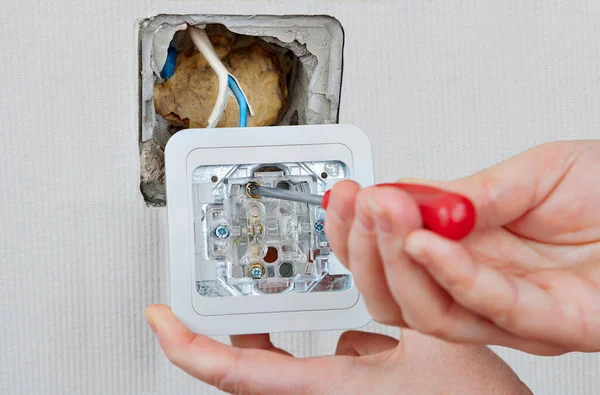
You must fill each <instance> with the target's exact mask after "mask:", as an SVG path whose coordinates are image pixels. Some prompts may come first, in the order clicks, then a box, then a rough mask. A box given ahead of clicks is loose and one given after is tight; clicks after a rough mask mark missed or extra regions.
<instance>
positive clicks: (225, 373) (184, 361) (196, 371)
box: [145, 305, 332, 393]
mask: <svg viewBox="0 0 600 395" xmlns="http://www.w3.org/2000/svg"><path fill="white" fill-rule="evenodd" d="M145 314H146V317H147V320H148V324H149V325H150V327H151V328H152V330H153V331H154V333H155V334H156V336H157V338H158V341H159V343H160V345H161V347H162V349H163V351H164V353H165V355H166V356H167V358H169V360H170V361H171V362H172V363H173V364H174V365H176V366H178V367H179V368H181V369H182V370H184V371H185V372H187V373H188V374H190V375H192V376H194V377H196V378H198V379H199V380H201V381H203V382H205V383H207V384H210V385H212V386H215V387H218V388H219V389H221V390H222V391H225V392H230V393H312V392H313V390H314V388H309V387H310V386H311V385H313V384H314V381H313V380H306V379H305V378H306V377H311V378H312V379H314V380H317V382H318V381H320V380H324V381H325V382H326V380H327V374H326V373H325V372H327V371H328V370H330V369H331V368H332V367H330V366H329V367H328V366H327V364H329V363H331V361H330V360H327V359H320V360H316V359H315V360H312V361H308V360H297V359H295V358H292V357H289V356H285V355H281V354H278V353H273V352H269V351H265V350H251V349H240V348H235V347H231V346H227V345H225V344H221V343H219V342H216V341H214V340H212V339H210V338H208V337H206V336H201V335H195V334H193V333H192V332H190V331H189V330H188V329H187V328H186V327H185V326H184V325H183V324H182V323H181V322H180V321H179V320H178V319H177V318H176V317H175V316H174V315H173V313H172V312H171V309H170V308H169V307H168V306H164V305H153V306H150V307H148V309H146V312H145ZM256 339H257V338H254V340H256ZM258 342H263V344H264V339H263V340H258ZM265 372H268V373H269V374H265Z"/></svg>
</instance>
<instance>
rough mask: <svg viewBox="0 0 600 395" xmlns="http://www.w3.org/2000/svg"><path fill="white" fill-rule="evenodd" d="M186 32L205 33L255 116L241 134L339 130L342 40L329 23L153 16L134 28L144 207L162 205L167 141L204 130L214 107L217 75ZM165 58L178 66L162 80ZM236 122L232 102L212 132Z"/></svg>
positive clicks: (282, 18) (339, 31)
mask: <svg viewBox="0 0 600 395" xmlns="http://www.w3.org/2000/svg"><path fill="white" fill-rule="evenodd" d="M187 25H194V26H199V27H205V29H206V32H207V34H208V36H209V37H210V40H211V43H212V44H213V46H214V47H215V50H216V51H217V53H218V54H219V56H220V57H222V61H223V63H224V64H225V66H226V67H227V68H228V69H229V71H230V72H232V74H233V75H234V76H236V78H237V79H238V80H239V82H240V85H241V86H242V89H244V91H245V93H246V95H247V97H248V100H249V102H250V105H252V107H253V109H254V112H255V116H254V117H249V119H248V126H275V125H282V126H283V125H311V124H327V123H338V110H339V100H340V92H341V77H342V65H343V41H344V33H343V29H342V27H341V25H340V23H339V22H338V21H337V20H336V19H335V18H332V17H329V16H231V15H228V16H225V15H158V16H156V17H153V18H149V19H146V20H143V21H140V34H139V37H140V62H139V64H140V70H139V75H140V76H141V77H140V166H141V169H140V170H141V177H140V178H141V182H140V189H141V192H142V195H143V197H144V200H145V201H146V203H147V205H148V206H158V207H161V206H165V205H166V196H165V180H164V149H165V146H166V144H167V142H168V140H169V138H170V137H171V136H173V135H174V134H175V133H177V132H179V131H180V130H183V129H187V128H204V127H206V124H207V118H208V115H209V114H210V112H211V111H212V107H213V105H214V102H215V99H216V89H215V88H214V87H213V85H214V84H213V83H212V82H214V81H213V80H215V79H216V74H214V72H213V71H212V69H211V68H210V66H208V64H207V63H206V61H205V60H204V58H203V57H202V55H201V54H200V53H198V51H197V50H196V49H195V47H194V45H193V43H192V42H191V40H190V39H189V36H188V34H187V32H186V31H185V29H186V28H187ZM169 51H175V52H176V53H177V59H176V62H175V67H174V72H173V74H172V76H171V77H169V78H168V79H166V78H164V77H165V76H164V73H163V70H164V69H165V67H164V66H165V65H167V66H168V62H167V58H168V54H169ZM265 108H267V109H268V111H267V110H264V109H265ZM238 118H239V109H238V108H237V102H236V101H235V100H232V99H229V103H228V105H227V107H226V109H225V112H224V114H223V117H222V119H221V122H220V123H219V125H218V127H237V126H238ZM213 182H216V181H213Z"/></svg>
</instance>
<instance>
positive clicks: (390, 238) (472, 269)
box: [325, 140, 600, 355]
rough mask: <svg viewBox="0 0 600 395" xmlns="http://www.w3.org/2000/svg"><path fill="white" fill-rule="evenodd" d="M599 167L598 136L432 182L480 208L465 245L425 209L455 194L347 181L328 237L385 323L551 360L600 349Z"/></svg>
mask: <svg viewBox="0 0 600 395" xmlns="http://www.w3.org/2000/svg"><path fill="white" fill-rule="evenodd" d="M598 169H600V141H597V140H593V141H571V142H556V143H550V144H544V145H541V146H539V147H536V148H533V149H531V150H529V151H526V152H524V153H522V154H520V155H518V156H516V157H514V158H511V159H509V160H507V161H505V162H502V163H500V164H498V165H495V166H493V167H490V168H488V169H485V170H482V171H481V172H479V173H476V174H474V175H473V176H470V177H466V178H463V179H459V180H456V181H449V182H430V183H428V184H429V185H428V187H431V188H439V190H443V191H449V192H453V193H458V194H460V196H465V197H466V198H467V199H468V200H470V201H471V202H472V203H473V205H474V209H475V211H476V212H477V218H476V221H475V226H474V227H473V228H472V231H471V233H470V234H469V236H468V237H465V238H462V239H460V240H458V241H457V240H456V239H454V240H453V238H452V237H444V235H443V234H442V233H443V232H440V231H439V229H436V228H435V226H432V223H433V222H431V217H428V215H429V214H427V211H426V212H425V214H424V205H423V203H424V202H429V203H431V202H437V203H439V202H440V201H442V200H443V197H444V196H453V195H443V194H441V195H440V197H439V198H433V199H432V200H427V199H425V200H424V199H423V197H424V196H423V195H420V194H415V191H418V190H419V189H420V187H418V186H417V187H414V188H415V189H412V190H411V189H410V188H412V187H409V188H407V187H406V185H407V184H400V185H403V188H400V187H398V188H384V187H381V186H376V187H371V188H361V187H360V186H358V185H357V184H355V183H353V182H350V181H342V182H340V183H338V184H336V185H335V186H334V187H333V189H332V190H331V193H330V196H329V201H328V206H327V220H326V221H325V231H326V233H327V237H328V240H329V242H330V244H331V247H332V250H333V251H335V254H336V256H337V257H338V258H339V259H340V261H341V262H342V263H344V265H346V266H347V267H348V269H349V270H350V271H351V272H352V274H353V278H354V281H355V282H356V284H357V287H358V289H359V291H360V292H361V294H362V295H363V297H364V298H365V302H366V304H367V307H368V309H369V311H370V313H371V315H372V316H373V317H374V319H375V320H377V321H379V322H382V323H385V324H388V325H397V326H404V327H409V328H412V329H417V330H419V331H422V332H424V333H428V334H432V335H435V336H438V337H440V338H443V339H446V340H451V341H457V342H470V343H483V344H496V345H502V346H507V347H512V348H516V349H520V350H522V351H526V352H530V353H535V354H542V355H550V354H551V355H556V354H561V353H564V352H568V351H584V352H585V351H587V352H590V351H600V210H598V209H597V206H598V202H599V201H600V183H599V182H598V180H597V175H598ZM404 188H406V189H404ZM423 188H426V186H423ZM415 196H416V198H415ZM425 196H426V195H425ZM455 199H457V200H455ZM450 200H451V201H454V202H458V201H461V200H460V199H458V198H452V199H450ZM465 201H466V200H465ZM434 207H435V205H434ZM428 210H430V212H433V213H435V212H436V211H435V210H432V209H428ZM467 217H468V218H474V217H470V216H467ZM434 218H435V216H434ZM439 218H441V217H438V219H439ZM423 225H425V227H429V228H430V230H427V229H423V227H424V226H423ZM469 227H470V226H466V227H465V229H468V228H469ZM446 236H447V235H446Z"/></svg>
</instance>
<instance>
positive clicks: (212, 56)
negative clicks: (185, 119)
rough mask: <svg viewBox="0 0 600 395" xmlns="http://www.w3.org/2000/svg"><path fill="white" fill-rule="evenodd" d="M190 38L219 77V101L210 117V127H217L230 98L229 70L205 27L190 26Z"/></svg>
mask: <svg viewBox="0 0 600 395" xmlns="http://www.w3.org/2000/svg"><path fill="white" fill-rule="evenodd" d="M188 30H189V34H190V38H191V39H192V42H193V43H194V45H195V46H196V48H198V51H200V53H201V54H202V55H203V56H204V58H205V59H206V61H207V62H208V64H209V65H210V67H212V69H213V70H214V72H215V73H216V74H217V77H218V78H219V92H218V94H217V101H216V102H215V106H214V108H213V110H212V112H211V114H210V116H209V117H208V126H207V127H208V128H216V127H217V124H218V123H219V121H220V120H221V117H222V116H223V111H225V107H226V106H227V99H228V90H227V87H228V84H229V72H228V71H227V69H226V68H225V66H224V65H223V63H222V62H221V59H219V56H218V55H217V52H216V51H215V48H214V47H213V46H212V44H211V42H210V39H209V38H208V35H207V34H206V32H205V31H204V29H199V28H197V27H195V26H189V27H188Z"/></svg>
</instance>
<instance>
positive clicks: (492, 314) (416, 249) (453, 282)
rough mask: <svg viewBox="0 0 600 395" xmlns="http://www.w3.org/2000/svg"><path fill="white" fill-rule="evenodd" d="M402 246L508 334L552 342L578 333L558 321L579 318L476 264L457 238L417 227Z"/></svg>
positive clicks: (526, 285)
mask: <svg viewBox="0 0 600 395" xmlns="http://www.w3.org/2000/svg"><path fill="white" fill-rule="evenodd" d="M405 248H406V251H407V252H408V253H409V254H410V256H411V257H412V258H413V259H414V260H415V261H416V262H419V263H420V264H421V265H422V266H423V267H424V268H426V270H427V271H428V273H429V274H430V275H431V276H432V277H433V278H434V279H435V280H436V282H437V283H438V284H439V285H440V286H441V287H443V288H444V290H446V291H447V292H448V293H449V294H450V296H451V297H452V298H453V299H454V300H455V301H456V302H457V303H458V304H460V305H461V306H464V307H465V308H466V309H468V310H469V311H472V312H473V313H475V314H478V315H481V316H482V317H485V318H487V319H488V320H490V321H492V322H493V323H494V324H495V325H496V326H498V327H499V328H502V329H504V330H506V331H507V332H509V333H511V334H515V335H517V336H519V337H522V338H526V339H536V340H539V341H542V342H548V343H550V344H556V343H559V342H561V341H564V340H565V339H567V338H569V337H571V338H573V337H577V336H578V335H579V336H580V335H581V334H580V333H579V332H578V329H579V328H573V327H571V326H568V325H567V326H563V325H556V323H557V322H577V321H578V320H577V319H576V317H569V316H568V315H572V314H576V313H575V312H570V311H566V310H565V309H563V308H561V306H560V304H559V302H558V299H557V298H555V297H554V296H553V295H552V294H551V293H549V292H546V291H545V290H543V289H541V288H539V287H538V286H536V285H535V284H534V283H532V282H530V281H527V280H525V279H521V278H518V277H508V276H505V275H503V274H501V273H500V272H498V271H497V270H495V269H493V268H491V267H489V266H487V265H479V264H476V263H475V262H473V260H472V259H471V257H470V256H469V254H468V252H467V251H466V250H465V248H464V247H463V246H462V245H460V244H459V243H455V242H452V241H449V240H446V239H444V238H442V237H440V236H438V235H436V234H434V233H432V232H429V231H424V230H419V231H415V232H413V233H412V234H411V235H409V236H408V238H407V239H406V246H405ZM548 328H554V329H553V330H552V331H548Z"/></svg>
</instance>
